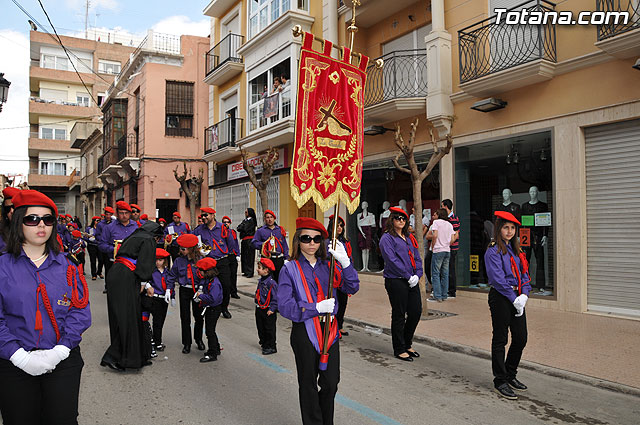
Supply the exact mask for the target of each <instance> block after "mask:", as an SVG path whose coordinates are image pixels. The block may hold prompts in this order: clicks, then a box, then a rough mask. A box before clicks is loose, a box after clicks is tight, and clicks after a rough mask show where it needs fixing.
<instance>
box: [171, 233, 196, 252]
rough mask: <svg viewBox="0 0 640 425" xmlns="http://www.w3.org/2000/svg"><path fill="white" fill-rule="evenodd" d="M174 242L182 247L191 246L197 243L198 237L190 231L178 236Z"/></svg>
mask: <svg viewBox="0 0 640 425" xmlns="http://www.w3.org/2000/svg"><path fill="white" fill-rule="evenodd" d="M176 242H178V245H180V246H181V247H183V248H192V247H194V246H196V245H198V237H197V236H196V235H192V234H190V233H185V234H184V235H180V236H178V239H176Z"/></svg>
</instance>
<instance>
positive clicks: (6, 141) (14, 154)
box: [0, 29, 29, 174]
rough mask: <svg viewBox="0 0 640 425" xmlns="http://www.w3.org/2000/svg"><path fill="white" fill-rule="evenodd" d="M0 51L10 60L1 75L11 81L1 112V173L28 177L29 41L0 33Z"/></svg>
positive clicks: (5, 64)
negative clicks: (26, 175) (20, 174)
mask: <svg viewBox="0 0 640 425" xmlns="http://www.w3.org/2000/svg"><path fill="white" fill-rule="evenodd" d="M0 51H1V52H2V55H3V57H5V58H6V59H8V60H3V61H2V62H3V63H2V68H1V69H0V72H4V78H5V79H7V80H8V81H10V82H11V86H10V87H9V97H8V100H7V103H5V104H4V105H3V106H2V112H0V173H2V174H7V173H23V174H26V173H28V172H29V159H28V154H27V145H28V137H29V39H28V38H27V37H26V36H25V35H23V34H21V33H19V32H16V31H11V30H6V29H3V30H0ZM14 127H19V128H14ZM7 128H10V129H7Z"/></svg>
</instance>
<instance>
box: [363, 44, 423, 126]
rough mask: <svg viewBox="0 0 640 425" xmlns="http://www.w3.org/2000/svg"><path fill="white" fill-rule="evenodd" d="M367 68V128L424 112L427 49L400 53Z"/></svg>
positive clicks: (389, 54) (373, 62)
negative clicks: (381, 65)
mask: <svg viewBox="0 0 640 425" xmlns="http://www.w3.org/2000/svg"><path fill="white" fill-rule="evenodd" d="M377 59H382V60H383V61H384V66H383V67H382V68H379V67H376V65H375V61H371V63H372V64H371V65H370V66H369V67H367V84H366V86H365V90H364V107H365V114H364V118H365V125H371V124H383V123H385V122H390V121H395V120H398V119H402V118H406V117H408V116H412V115H415V114H418V113H420V112H423V113H424V111H425V108H426V102H427V50H426V49H413V50H398V51H393V52H389V53H387V54H385V55H383V56H380V58H377Z"/></svg>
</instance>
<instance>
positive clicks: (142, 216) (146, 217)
mask: <svg viewBox="0 0 640 425" xmlns="http://www.w3.org/2000/svg"><path fill="white" fill-rule="evenodd" d="M140 218H141V219H143V220H149V216H148V215H147V214H142V215H141V216H140Z"/></svg>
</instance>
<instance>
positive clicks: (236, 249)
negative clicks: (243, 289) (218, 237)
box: [222, 215, 240, 299]
mask: <svg viewBox="0 0 640 425" xmlns="http://www.w3.org/2000/svg"><path fill="white" fill-rule="evenodd" d="M222 224H224V225H225V226H227V229H229V232H230V233H231V236H232V238H233V247H230V250H231V252H230V253H229V272H230V273H231V275H230V278H229V281H230V282H231V288H230V291H229V296H230V297H231V298H236V299H240V296H239V295H238V258H239V257H240V244H239V243H238V234H237V233H236V231H235V230H233V229H232V228H231V218H229V216H226V215H225V216H224V217H222Z"/></svg>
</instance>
